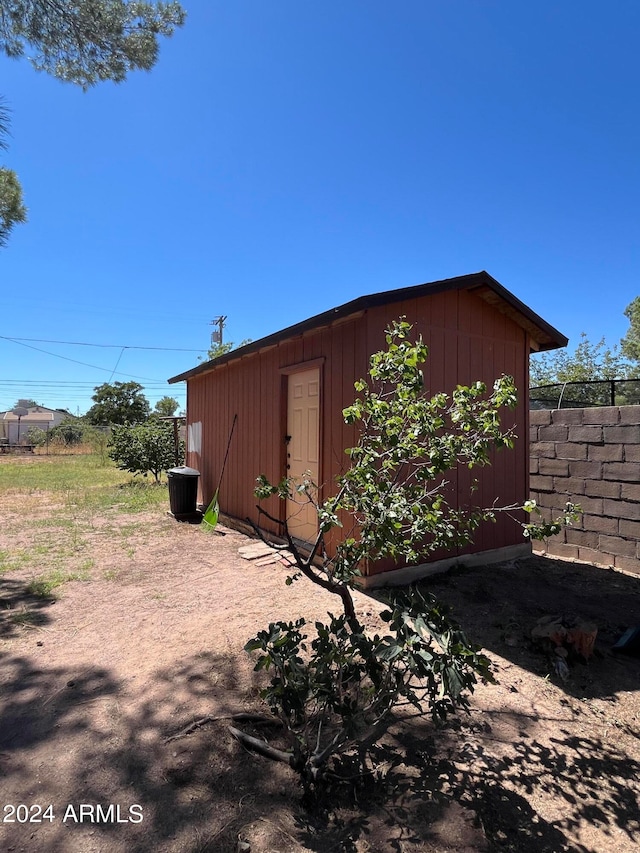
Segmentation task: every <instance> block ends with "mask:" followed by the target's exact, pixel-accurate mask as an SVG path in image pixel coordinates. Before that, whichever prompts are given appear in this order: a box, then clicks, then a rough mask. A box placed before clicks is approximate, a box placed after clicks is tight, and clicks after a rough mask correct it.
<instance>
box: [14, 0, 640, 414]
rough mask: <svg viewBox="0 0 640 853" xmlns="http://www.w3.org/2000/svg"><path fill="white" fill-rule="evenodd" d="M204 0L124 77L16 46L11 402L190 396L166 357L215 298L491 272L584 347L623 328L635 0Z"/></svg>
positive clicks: (200, 340) (245, 312)
mask: <svg viewBox="0 0 640 853" xmlns="http://www.w3.org/2000/svg"><path fill="white" fill-rule="evenodd" d="M184 5H185V7H186V9H187V12H188V19H187V23H186V25H185V27H184V28H183V29H182V30H180V31H178V33H177V34H176V35H175V36H174V37H173V38H172V39H171V40H164V41H163V43H162V47H161V52H160V59H159V62H158V64H157V66H156V68H155V69H154V70H153V71H152V72H151V73H149V74H144V73H138V74H135V75H133V76H132V77H130V79H129V80H128V81H127V82H126V83H124V84H121V85H114V84H110V83H109V84H102V85H101V86H99V87H95V88H94V89H92V90H90V91H89V92H86V93H83V92H82V91H81V90H79V89H76V88H74V87H72V86H70V85H68V84H63V83H60V82H58V81H57V80H54V79H52V78H49V77H47V76H45V75H44V74H38V73H36V72H35V71H33V69H32V67H31V66H30V64H29V63H28V62H27V61H26V60H22V61H12V60H9V59H5V58H0V66H1V81H2V82H1V83H0V92H1V93H2V94H3V95H4V98H5V99H6V101H7V102H8V104H9V106H10V107H11V109H12V137H11V140H10V143H11V144H10V148H9V151H7V152H5V153H4V154H3V156H2V160H3V162H4V164H5V165H7V166H9V167H11V168H14V169H15V170H16V171H17V172H18V174H19V176H20V179H21V181H22V184H23V187H24V191H25V195H26V202H27V205H28V207H29V222H28V224H27V225H25V226H21V227H19V228H17V229H16V230H15V231H14V234H13V236H12V238H11V240H10V243H9V246H8V247H7V248H6V249H4V250H0V281H1V291H0V292H1V293H2V308H1V309H0V310H1V313H0V335H1V336H2V337H0V410H2V409H4V408H8V407H10V406H12V405H13V403H14V402H15V400H16V399H17V398H18V397H19V396H30V397H31V396H33V397H35V399H37V400H38V402H41V403H43V404H45V405H51V406H60V407H69V408H70V409H71V410H72V411H74V412H75V411H77V410H79V411H80V412H84V411H86V409H87V408H88V407H89V406H90V405H91V400H90V397H91V393H92V388H93V386H95V385H98V384H100V383H101V382H105V381H109V380H116V379H119V380H121V381H127V380H129V379H135V380H136V381H140V382H141V384H143V385H144V386H145V388H146V393H147V396H148V398H149V400H150V401H151V403H152V404H153V403H154V402H155V401H156V400H157V399H159V397H161V396H163V395H164V394H166V393H168V394H170V395H171V396H175V397H177V398H178V399H179V400H180V402H181V403H183V402H184V386H183V385H177V386H167V385H166V379H167V378H168V377H170V376H172V375H175V374H177V373H180V372H182V371H184V370H187V369H188V368H189V367H191V366H193V365H195V364H196V363H197V357H198V353H197V352H194V351H195V350H206V349H207V346H208V343H209V335H210V332H211V327H210V325H209V323H210V321H211V320H212V319H213V318H214V317H215V316H217V315H219V314H224V315H227V317H228V323H227V329H226V330H225V335H226V338H227V339H228V340H232V341H236V342H239V341H240V340H242V339H244V338H252V339H254V340H255V339H257V338H259V337H262V336H263V335H266V334H269V333H270V332H273V331H276V330H277V329H280V328H283V327H284V326H287V325H289V324H291V323H294V322H297V321H299V320H302V319H304V318H306V317H308V316H310V315H312V314H315V313H317V312H319V311H323V310H325V309H328V308H330V307H332V306H334V305H339V304H342V303H343V302H346V301H347V300H349V299H352V298H355V297H357V296H361V295H363V294H366V293H373V292H377V291H380V290H387V289H393V288H396V287H404V286H407V285H411V284H417V283H420V282H424V281H432V280H436V279H440V278H447V277H450V276H456V275H462V274H465V273H470V272H475V271H478V270H481V269H486V270H487V271H488V272H489V273H490V274H491V275H493V276H494V277H495V278H497V279H498V280H499V281H500V282H501V283H502V284H503V285H505V287H507V288H509V289H510V290H511V291H512V292H513V293H515V294H516V295H517V296H518V297H519V298H520V299H522V300H523V301H525V302H526V303H528V304H529V305H530V306H531V307H532V308H533V309H534V310H535V311H537V312H538V313H539V314H541V315H542V316H543V317H544V318H545V319H546V320H548V321H549V322H550V323H552V324H553V325H555V326H556V327H557V328H559V329H560V330H561V331H562V332H564V333H565V334H566V335H568V336H569V337H570V339H571V342H572V343H574V344H575V342H577V339H578V337H579V335H580V332H581V331H586V332H587V333H588V335H589V337H590V338H592V339H593V340H597V339H599V338H600V336H601V335H605V336H606V338H607V342H608V343H610V344H613V343H616V342H617V341H618V339H619V338H620V337H621V336H622V335H623V334H624V332H625V331H626V328H627V321H626V319H625V317H624V315H623V311H624V308H625V306H626V305H627V304H628V303H629V302H630V301H631V300H632V299H633V298H634V297H635V296H637V295H638V294H639V293H640V282H639V276H638V273H639V271H640V227H639V226H640V214H639V207H638V205H639V199H640V170H639V152H640V112H639V110H638V92H639V91H640V63H638V59H637V45H638V38H639V37H640V4H639V3H638V2H637V0H616V2H615V3H609V4H605V3H604V2H592V1H591V0H579V2H578V0H565V2H562V3H559V2H557V0H554V2H550V0H538V2H536V3H520V2H516V3H514V2H513V0H438V2H435V0H405V2H402V3H396V4H391V3H389V2H386V0H385V2H382V0H366V2H365V0H347V2H344V0H341V2H335V0H329V2H323V3H301V2H300V0H286V2H285V1H284V0H236V2H233V3H224V4H223V3H219V2H209V0H186V2H185V3H184ZM6 338H12V339H15V338H30V339H38V340H47V341H54V340H55V341H70V342H80V343H91V344H101V345H102V346H100V347H97V346H91V347H87V346H76V345H71V344H64V345H63V344H53V343H41V342H38V341H33V340H32V341H24V342H23V343H22V344H19V343H15V342H14V341H11V340H6ZM25 343H28V344H29V346H30V347H38V348H39V349H40V350H46V353H44V352H40V351H38V350H35V349H31V348H29V347H27V346H24V344H25ZM123 346H125V347H128V348H127V349H125V350H122V349H121V347H123ZM570 346H571V344H570ZM134 347H165V348H168V349H174V350H192V351H161V350H152V349H134ZM50 353H54V354H57V356H63V357H64V359H74V360H75V361H80V362H85V363H86V364H88V365H91V366H90V367H88V366H84V365H81V364H77V363H75V362H74V361H69V360H64V359H62V358H59V357H56V355H51V354H50ZM116 366H117V372H116V373H113V370H114V368H116Z"/></svg>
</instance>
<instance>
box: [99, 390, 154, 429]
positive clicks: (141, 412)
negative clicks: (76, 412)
mask: <svg viewBox="0 0 640 853" xmlns="http://www.w3.org/2000/svg"><path fill="white" fill-rule="evenodd" d="M94 390H95V392H96V393H95V394H94V395H93V396H92V398H91V399H92V400H93V406H91V408H90V409H89V411H88V412H87V414H86V415H85V419H86V420H87V422H88V423H90V424H94V425H96V426H106V425H108V424H139V423H142V422H143V421H146V420H147V418H148V417H149V414H150V409H149V401H148V400H147V398H146V397H145V396H144V394H143V393H142V391H143V387H142V385H140V384H139V383H138V382H114V383H113V384H109V383H108V382H105V383H104V384H102V385H98V386H97V387H96V388H95V389H94Z"/></svg>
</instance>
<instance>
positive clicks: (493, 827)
mask: <svg viewBox="0 0 640 853" xmlns="http://www.w3.org/2000/svg"><path fill="white" fill-rule="evenodd" d="M519 722H520V724H521V721H519ZM488 728H489V730H490V726H489V727H488ZM469 734H470V732H469V730H468V727H466V726H465V725H464V723H463V724H462V726H459V725H457V724H456V725H454V726H453V728H451V727H449V728H448V730H446V731H444V732H443V731H441V732H438V733H437V734H436V733H434V730H433V728H432V726H430V725H429V724H428V723H427V722H426V721H424V720H415V719H414V720H412V721H411V722H408V721H405V722H402V723H400V724H399V725H398V726H397V727H396V728H394V729H391V730H390V731H389V732H388V733H387V737H386V738H385V741H384V742H383V743H381V744H378V745H377V746H375V747H374V748H373V749H372V751H371V755H370V758H371V761H372V763H373V765H374V766H375V767H377V768H384V770H382V769H380V770H379V771H378V772H376V773H372V774H371V775H370V776H369V777H368V779H367V781H366V782H365V783H363V784H361V786H360V787H359V788H356V789H354V790H353V791H350V790H349V789H348V788H346V787H345V786H343V788H342V790H334V791H332V792H330V793H329V794H328V795H325V796H324V797H323V796H322V795H317V796H316V798H315V800H314V801H313V803H312V804H311V807H310V808H308V810H307V811H306V812H304V813H302V812H299V813H298V815H297V817H296V824H297V826H298V829H299V836H298V837H299V840H300V841H301V842H302V843H303V844H304V845H305V848H307V849H309V850H313V851H317V853H329V851H333V850H336V851H337V850H339V851H345V853H356V851H358V850H360V849H365V848H361V847H358V846H356V842H357V841H358V839H366V840H367V844H368V845H369V846H368V847H367V848H366V849H368V850H372V851H386V850H389V851H392V850H393V851H398V853H400V851H405V850H414V849H415V850H428V851H441V850H443V849H446V850H467V851H492V853H493V852H494V851H495V853H498V851H512V853H601V851H595V850H594V849H592V848H590V847H586V846H584V845H581V844H577V843H576V842H575V840H574V837H571V835H570V834H569V833H571V831H572V830H574V829H576V828H577V827H578V826H579V824H580V823H581V822H586V823H596V824H599V825H600V826H601V827H602V828H603V831H604V833H605V834H606V835H609V836H612V837H616V838H617V839H619V838H620V837H621V836H622V837H623V838H625V839H626V843H627V844H628V849H630V850H631V849H636V846H637V844H638V841H639V840H640V821H639V815H638V810H637V802H636V797H635V794H634V792H633V790H632V789H631V787H630V783H632V782H633V781H634V780H635V779H637V777H638V773H639V771H640V764H639V763H638V762H637V761H635V760H634V759H631V758H629V757H628V756H626V755H625V754H623V753H621V752H620V751H619V750H617V749H616V748H615V747H614V746H612V745H611V744H607V743H604V742H603V741H601V740H590V739H581V738H577V737H575V736H572V735H570V734H568V733H566V732H564V731H562V730H560V731H559V736H558V738H557V739H555V740H554V742H553V743H554V746H553V748H551V749H548V748H546V747H543V746H542V745H540V744H539V743H538V742H537V741H536V740H535V739H530V738H529V739H527V737H526V732H522V734H523V738H524V739H523V740H522V742H521V743H519V744H516V746H515V755H513V754H512V753H513V745H512V744H505V749H504V754H501V753H502V751H501V750H500V748H499V746H498V748H497V749H496V747H495V742H494V744H493V750H492V751H489V750H488V749H485V748H484V747H483V745H482V744H481V743H478V742H477V739H475V740H474V738H473V737H469ZM436 738H437V744H438V745H437V746H436ZM342 769H343V770H345V769H347V770H348V768H346V767H343V768H342ZM351 769H352V770H354V769H355V768H351ZM605 779H606V780H607V782H606V784H604V785H603V780H605ZM507 786H509V787H507ZM540 786H542V788H543V789H544V790H545V792H547V793H550V794H552V796H553V797H554V798H555V799H556V801H557V804H558V806H559V815H560V816H559V818H558V819H555V820H550V819H545V818H544V817H543V816H542V814H540V813H539V812H538V811H537V810H536V797H535V792H536V789H538V788H539V787H540ZM514 787H515V788H516V789H517V790H514V789H513V788H514ZM336 802H338V803H341V806H340V807H336Z"/></svg>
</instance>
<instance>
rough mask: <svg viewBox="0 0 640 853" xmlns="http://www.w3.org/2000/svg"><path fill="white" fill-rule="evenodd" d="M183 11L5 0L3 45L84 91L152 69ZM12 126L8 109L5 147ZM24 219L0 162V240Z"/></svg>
mask: <svg viewBox="0 0 640 853" xmlns="http://www.w3.org/2000/svg"><path fill="white" fill-rule="evenodd" d="M185 18H186V13H185V11H184V9H183V8H182V6H181V5H180V4H179V3H176V2H170V3H149V2H141V0H73V2H66V0H0V51H2V52H3V53H5V54H6V56H8V57H10V58H20V57H23V56H26V57H27V58H28V59H29V61H30V62H31V63H32V65H33V66H34V68H36V69H37V70H38V71H46V72H47V73H48V74H51V75H53V76H54V77H57V78H58V79H59V80H63V81H66V82H70V83H75V84H76V85H78V86H81V87H82V88H83V89H85V90H86V89H88V88H89V87H90V86H93V85H95V84H96V83H99V82H102V81H104V80H113V81H114V82H116V83H120V82H122V81H123V80H125V79H126V77H127V75H128V74H129V72H131V71H135V70H139V69H140V70H143V71H149V70H150V69H151V68H153V66H154V65H155V63H156V61H157V59H158V52H159V42H158V39H159V37H160V36H165V37H169V36H171V35H173V33H174V31H175V29H176V28H177V27H181V26H182V25H183V24H184V22H185ZM7 127H8V121H7V112H6V109H3V110H2V111H0V148H3V147H5V145H4V144H3V142H4V136H6V131H7ZM26 219H27V210H26V208H25V206H24V203H23V198H22V187H21V185H20V181H19V180H18V177H17V175H16V173H15V172H14V171H12V170H11V169H7V168H5V167H0V247H1V246H4V245H5V244H6V242H7V240H8V237H9V235H10V233H11V231H12V229H13V227H14V226H15V225H17V224H18V223H21V222H26Z"/></svg>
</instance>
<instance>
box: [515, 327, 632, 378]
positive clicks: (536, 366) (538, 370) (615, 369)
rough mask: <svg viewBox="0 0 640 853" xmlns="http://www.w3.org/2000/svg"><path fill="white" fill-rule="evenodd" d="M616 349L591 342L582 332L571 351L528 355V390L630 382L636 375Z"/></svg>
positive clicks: (563, 350)
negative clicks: (555, 385) (618, 381)
mask: <svg viewBox="0 0 640 853" xmlns="http://www.w3.org/2000/svg"><path fill="white" fill-rule="evenodd" d="M624 356H625V354H624V353H623V352H620V350H619V349H618V347H617V346H614V347H613V349H612V348H610V347H608V346H607V345H606V343H605V339H604V338H601V339H600V340H599V341H598V343H596V344H594V343H592V342H591V341H590V340H589V338H588V337H587V335H586V334H585V332H582V334H581V335H580V343H579V344H578V345H577V346H576V348H575V350H574V351H573V352H568V351H567V350H566V349H561V350H554V352H551V353H540V354H535V355H532V356H531V359H530V363H529V375H530V382H529V384H530V385H531V387H536V386H537V385H553V384H556V383H563V382H594V381H602V380H608V379H630V378H633V376H636V375H638V369H637V368H634V367H633V365H631V364H630V363H629V362H628V361H627V360H626V359H625V357H624Z"/></svg>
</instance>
